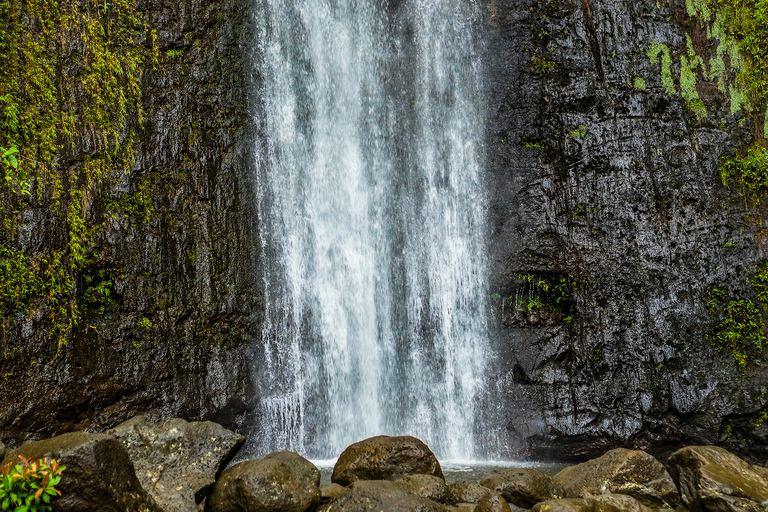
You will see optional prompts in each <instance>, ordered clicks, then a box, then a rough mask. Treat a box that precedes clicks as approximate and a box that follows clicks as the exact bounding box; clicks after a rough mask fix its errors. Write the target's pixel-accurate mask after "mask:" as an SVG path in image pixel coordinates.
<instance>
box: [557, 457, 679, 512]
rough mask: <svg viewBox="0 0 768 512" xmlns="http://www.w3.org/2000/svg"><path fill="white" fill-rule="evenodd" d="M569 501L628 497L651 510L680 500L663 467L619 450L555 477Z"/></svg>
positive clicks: (671, 504) (672, 504)
mask: <svg viewBox="0 0 768 512" xmlns="http://www.w3.org/2000/svg"><path fill="white" fill-rule="evenodd" d="M552 480H553V482H554V483H555V484H556V485H559V486H561V487H562V489H563V493H564V496H565V497H566V498H584V497H587V496H590V495H594V494H608V493H615V494H628V495H629V496H632V497H633V498H635V499H636V500H637V501H639V502H640V503H642V504H643V505H647V506H650V507H655V508H659V507H670V506H671V507H674V506H676V505H677V504H678V503H679V501H680V497H679V496H678V494H677V488H676V487H675V483H674V482H673V481H672V477H670V475H669V473H667V470H666V468H665V467H664V465H663V464H662V463H661V462H659V461H658V460H656V459H655V458H654V457H653V456H651V455H649V454H647V453H645V452H643V451H640V450H627V449H626V448H616V449H615V450H611V451H609V452H608V453H606V454H605V455H603V456H602V457H598V458H597V459H592V460H590V461H587V462H584V463H582V464H578V465H576V466H571V467H568V468H565V469H563V470H562V471H560V472H559V473H558V474H557V475H555V476H554V477H552Z"/></svg>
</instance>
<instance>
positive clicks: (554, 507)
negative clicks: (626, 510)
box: [532, 498, 621, 512]
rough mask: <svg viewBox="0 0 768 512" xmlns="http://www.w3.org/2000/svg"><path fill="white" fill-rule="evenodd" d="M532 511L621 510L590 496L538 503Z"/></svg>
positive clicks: (612, 511) (583, 511)
mask: <svg viewBox="0 0 768 512" xmlns="http://www.w3.org/2000/svg"><path fill="white" fill-rule="evenodd" d="M532 512H621V511H620V510H619V509H618V508H616V507H615V506H613V505H610V504H608V503H603V502H600V501H597V500H593V499H590V498H563V499H559V500H550V501H544V502H542V503H538V504H536V505H535V506H534V507H533V511H532Z"/></svg>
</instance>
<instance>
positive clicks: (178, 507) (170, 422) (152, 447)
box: [108, 416, 245, 512]
mask: <svg viewBox="0 0 768 512" xmlns="http://www.w3.org/2000/svg"><path fill="white" fill-rule="evenodd" d="M108 434H110V435H112V436H114V437H115V438H116V439H117V440H118V441H120V442H121V443H122V444H123V446H124V447H125V449H126V450H127V452H128V456H129V457H130V458H131V461H132V462H133V466H134V468H135V469H136V476H137V477H138V478H139V481H140V482H141V485H142V486H143V487H144V489H146V490H147V492H149V494H150V496H152V497H153V498H154V500H155V502H156V503H157V504H158V505H159V506H160V507H161V508H162V509H163V510H164V511H165V512H196V511H197V506H198V504H200V503H202V502H203V500H204V499H205V497H206V495H207V494H208V490H209V489H210V487H211V486H212V485H213V483H214V482H215V481H216V476H217V475H218V474H219V472H220V471H221V470H222V469H223V468H224V467H225V466H226V465H227V463H229V461H230V460H232V458H233V457H234V456H235V454H236V453H237V451H238V450H239V449H240V447H241V446H242V445H243V443H244V442H245V439H244V438H243V437H242V436H240V435H237V434H235V433H234V432H231V431H229V430H227V429H225V428H223V427H222V426H221V425H217V424H216V423H212V422H193V423H189V422H186V421H184V420H181V419H177V418H173V419H167V420H163V421H160V422H158V423H148V422H147V421H146V418H145V417H144V416H137V417H136V418H133V419H131V420H128V421H127V422H125V423H121V424H120V425H118V426H117V427H115V428H114V429H112V430H110V431H108Z"/></svg>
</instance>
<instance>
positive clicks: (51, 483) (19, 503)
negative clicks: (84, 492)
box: [0, 456, 66, 512]
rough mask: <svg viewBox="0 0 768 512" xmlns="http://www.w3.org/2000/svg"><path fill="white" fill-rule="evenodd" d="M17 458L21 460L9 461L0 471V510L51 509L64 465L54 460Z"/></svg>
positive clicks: (33, 511) (28, 511)
mask: <svg viewBox="0 0 768 512" xmlns="http://www.w3.org/2000/svg"><path fill="white" fill-rule="evenodd" d="M19 459H21V463H20V464H8V465H6V466H5V467H4V468H3V469H2V471H0V477H2V479H0V510H12V511H13V512H50V511H51V510H53V508H52V507H51V505H50V503H51V498H52V497H55V496H61V493H60V492H59V491H58V490H57V489H56V486H57V485H59V482H60V481H61V473H62V472H63V471H64V470H65V469H66V467H64V466H60V465H59V463H58V462H56V461H55V460H48V459H39V460H33V461H28V460H27V459H25V458H24V457H22V456H19Z"/></svg>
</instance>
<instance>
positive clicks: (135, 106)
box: [0, 0, 157, 356]
mask: <svg viewBox="0 0 768 512" xmlns="http://www.w3.org/2000/svg"><path fill="white" fill-rule="evenodd" d="M0 25H1V26H0V55H2V56H3V60H2V66H0V148H2V152H3V159H2V160H0V167H2V168H3V172H4V180H3V183H2V184H0V216H1V217H2V221H3V222H2V228H3V229H2V230H0V244H1V245H2V247H3V249H2V250H0V314H1V315H2V318H0V320H2V329H3V336H4V339H5V337H6V332H7V330H8V327H9V326H10V324H11V323H12V322H14V321H16V320H18V319H19V318H20V315H22V314H23V313H24V312H27V313H28V312H29V311H30V310H31V308H32V307H34V308H42V310H44V311H47V313H48V319H49V321H50V336H51V338H52V339H55V340H56V342H57V353H58V351H59V350H60V349H61V347H62V345H63V344H64V343H66V340H67V338H68V336H69V334H70V333H71V331H72V328H73V327H74V326H75V325H77V323H78V320H79V319H80V317H81V308H80V306H79V304H78V296H79V295H86V296H89V297H91V300H92V299H93V297H92V296H93V293H90V292H93V290H90V292H89V291H88V290H78V282H80V280H79V275H80V273H81V272H82V271H83V269H84V268H85V267H87V266H89V265H94V264H98V262H99V260H100V258H102V256H101V255H99V254H96V253H95V250H94V244H93V242H94V235H95V234H97V233H98V232H100V231H101V230H103V229H104V223H105V221H106V220H107V219H108V217H109V215H111V214H112V213H113V210H114V208H113V209H110V208H109V206H110V205H113V206H114V205H118V206H119V204H120V201H119V199H112V200H110V197H111V196H114V195H115V193H114V192H113V190H114V184H115V182H116V180H118V179H119V178H120V175H121V174H122V173H127V172H129V171H130V168H131V166H132V164H133V161H134V148H135V144H136V133H137V130H138V128H139V127H140V125H141V123H142V121H143V110H142V106H141V68H142V64H143V63H144V62H145V61H147V60H150V61H154V62H156V60H157V49H156V46H155V35H154V33H153V32H152V31H150V30H149V28H148V26H147V25H146V23H145V22H144V21H143V19H142V16H141V14H140V13H139V11H138V10H137V7H136V5H135V2H134V0H110V2H103V1H95V0H84V1H82V0H81V1H77V0H59V1H54V0H5V1H0ZM6 148H7V149H6ZM11 157H12V159H11ZM99 204H106V205H107V208H104V207H101V208H99V207H98V205H99ZM38 208H40V209H44V211H45V212H46V215H48V216H49V217H51V218H46V219H45V221H43V222H41V223H38V224H36V225H35V228H39V229H41V230H42V231H44V232H43V233H40V235H41V236H43V237H45V243H44V244H42V247H43V249H39V250H34V249H33V248H32V247H30V246H29V244H28V243H22V241H21V240H20V239H19V236H18V226H19V224H20V223H22V222H28V221H26V220H23V219H22V214H23V213H24V212H30V211H32V210H34V209H38ZM28 217H29V216H27V218H28ZM8 247H15V248H16V250H11V249H8ZM96 290H97V293H98V290H101V291H102V292H103V291H104V286H102V284H101V283H97V284H96ZM6 356H7V350H6Z"/></svg>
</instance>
